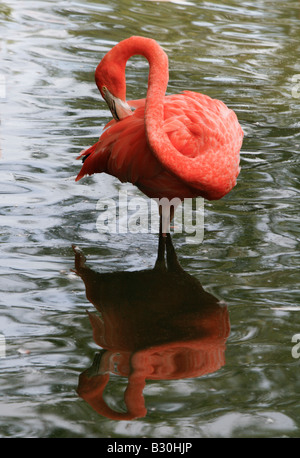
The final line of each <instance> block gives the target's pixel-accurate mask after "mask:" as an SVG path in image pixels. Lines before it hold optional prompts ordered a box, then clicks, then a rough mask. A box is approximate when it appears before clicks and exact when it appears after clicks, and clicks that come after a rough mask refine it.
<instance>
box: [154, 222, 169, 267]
mask: <svg viewBox="0 0 300 458" xmlns="http://www.w3.org/2000/svg"><path fill="white" fill-rule="evenodd" d="M165 249H166V235H165V234H163V233H162V217H161V215H160V221H159V239H158V250H157V258H156V262H155V266H154V269H159V270H166V262H165Z"/></svg>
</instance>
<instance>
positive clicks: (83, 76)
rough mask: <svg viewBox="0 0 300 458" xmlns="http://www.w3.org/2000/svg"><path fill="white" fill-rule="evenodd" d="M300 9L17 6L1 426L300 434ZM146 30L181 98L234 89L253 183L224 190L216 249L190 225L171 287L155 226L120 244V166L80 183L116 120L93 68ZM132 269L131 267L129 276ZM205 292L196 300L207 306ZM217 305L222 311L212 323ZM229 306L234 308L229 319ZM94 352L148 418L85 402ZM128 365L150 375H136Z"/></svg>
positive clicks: (213, 214) (6, 99) (210, 214)
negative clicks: (193, 240) (110, 212)
mask: <svg viewBox="0 0 300 458" xmlns="http://www.w3.org/2000/svg"><path fill="white" fill-rule="evenodd" d="M299 19H300V4H299V2H298V1H289V2H285V1H276V2H275V1H271V0H257V1H255V2H249V1H237V0H228V1H227V2H219V1H217V0H216V1H212V2H211V1H205V2H193V1H180V2H179V1H178V2H175V1H174V2H151V1H149V2H147V1H140V2H136V1H119V2H118V1H110V2H105V1H103V2H98V1H96V0H94V1H92V0H89V1H85V0H81V1H67V0H65V1H44V0H40V1H27V0H26V1H22V0H10V1H6V2H1V4H0V36H1V42H0V63H1V67H0V97H1V99H0V119H1V125H0V150H1V154H2V156H1V160H0V193H1V196H0V199H1V200H0V205H1V206H0V221H1V232H0V237H1V248H0V259H1V264H0V275H1V277H0V285H1V302H0V311H1V315H0V334H1V339H0V356H1V358H0V368H1V369H0V377H1V378H0V384H1V398H0V434H1V436H2V437H24V436H25V437H152V438H153V437H257V436H263V437H277V436H285V437H297V436H299V430H300V408H299V406H300V402H299V401H300V398H299V392H300V384H299V371H300V366H299V364H300V359H298V353H297V351H294V353H292V349H293V346H294V345H295V343H292V338H293V336H294V335H295V334H299V333H300V325H299V318H298V316H299V315H298V314H299V306H300V301H299V298H300V294H299V165H298V164H299V159H298V151H299V145H300V134H299V127H300V122H299V114H300V98H299V97H300V84H299V82H300V76H299V75H300V63H299V59H298V56H299V51H300V49H299V48H300V44H299V32H300V26H299ZM133 34H137V35H144V36H147V37H153V38H155V39H157V40H158V42H159V43H160V44H161V45H162V46H163V47H164V49H165V50H166V51H167V53H168V55H169V61H170V83H169V88H168V91H169V93H172V92H180V91H181V90H183V89H191V90H195V91H199V92H203V93H206V94H208V95H210V96H212V97H217V98H220V99H222V100H223V101H224V102H225V103H226V104H227V105H228V106H229V107H231V108H233V109H234V110H235V111H236V113H237V115H238V118H239V120H240V123H241V125H242V127H243V129H244V131H245V140H244V144H243V150H242V158H241V165H242V172H241V174H240V177H239V181H238V185H237V186H236V188H234V190H233V191H232V192H231V193H230V195H228V196H226V197H225V198H224V199H222V200H221V201H218V202H205V234H204V241H203V243H202V244H201V245H192V244H187V243H186V242H185V237H184V236H183V235H182V234H176V235H174V245H175V248H176V252H177V256H178V258H179V260H180V263H181V266H182V268H183V269H184V271H185V274H184V273H182V274H180V279H178V278H177V277H176V275H177V274H174V275H175V277H173V273H172V274H170V275H171V277H170V279H169V280H168V282H170V283H168V282H166V283H165V284H167V285H171V286H170V288H169V290H168V289H166V290H165V289H164V286H163V285H161V283H160V284H159V283H155V282H156V281H161V277H159V278H160V279H159V280H157V278H156V277H155V279H154V277H153V275H155V274H153V272H152V271H151V269H152V268H153V266H154V263H155V259H156V251H157V243H158V240H157V236H156V235H155V234H138V235H136V234H131V233H128V234H113V235H110V236H109V237H106V238H105V237H104V238H103V237H101V235H100V234H99V232H98V231H97V228H96V221H97V217H98V214H99V211H98V210H97V208H96V205H97V202H98V200H99V199H100V198H103V197H107V198H113V199H117V197H118V193H119V190H121V189H122V185H120V184H119V183H118V182H117V181H116V180H115V179H113V178H112V177H109V176H95V177H91V178H88V179H85V180H82V181H80V182H79V183H75V182H74V176H75V175H76V174H77V173H78V170H79V166H80V165H79V164H78V162H76V161H75V158H76V155H77V154H78V153H79V151H80V150H81V149H82V148H84V147H87V146H89V145H90V144H92V143H93V142H95V140H96V139H97V138H98V136H99V135H100V133H101V131H102V128H103V126H104V125H105V123H106V122H107V120H108V119H109V112H108V110H107V109H106V106H105V105H104V103H103V102H102V100H101V98H100V96H99V94H98V92H97V90H96V87H95V84H94V79H93V78H94V76H93V74H94V69H95V67H96V65H97V63H98V62H99V60H100V59H101V57H102V56H103V55H104V54H105V52H107V51H108V50H109V49H110V48H111V47H112V46H113V45H114V44H115V43H117V42H118V41H120V40H121V39H123V38H126V37H128V36H130V35H133ZM127 81H128V95H129V98H138V97H141V96H143V95H144V94H145V91H146V81H147V64H146V62H145V61H144V60H142V59H139V58H137V57H135V58H134V59H132V60H131V61H130V62H129V64H128V68H127ZM128 189H129V191H128V192H129V193H130V195H131V196H133V197H134V196H139V195H140V194H139V193H138V191H137V190H135V189H134V188H132V187H129V188H128ZM73 244H76V245H78V247H80V249H81V250H82V251H83V253H84V254H85V256H86V257H87V260H86V267H90V269H91V270H87V272H89V275H91V276H93V275H94V276H95V278H96V279H97V282H98V283H97V284H100V282H101V281H102V279H103V277H101V280H100V277H98V276H97V275H100V274H99V273H100V272H101V273H107V274H110V275H113V276H112V277H105V281H104V283H103V285H104V286H103V287H101V288H102V289H101V294H103V295H104V296H103V297H104V298H105V301H104V302H105V304H112V305H111V307H112V309H111V310H112V311H113V312H112V315H111V316H110V315H109V313H108V318H107V320H108V323H110V324H108V325H107V326H108V328H107V329H108V330H110V331H111V332H112V333H113V332H115V331H116V330H118V329H119V331H120V333H119V334H118V333H115V334H113V337H112V343H111V349H109V350H108V352H106V353H105V351H104V353H103V352H102V353H101V349H100V348H99V340H98V345H97V343H96V342H95V341H94V340H93V335H92V327H91V323H90V320H89V316H88V315H87V313H86V310H88V311H89V312H90V313H92V312H93V311H94V310H95V309H94V307H93V305H92V303H94V305H95V304H98V305H99V300H100V303H101V300H102V298H100V296H99V297H98V295H97V294H98V293H93V294H92V297H90V298H89V299H90V300H88V299H87V298H86V294H85V288H86V286H87V282H88V281H89V280H87V277H83V276H82V275H83V274H82V271H81V274H82V275H81V276H80V275H76V273H75V272H74V271H72V269H74V259H75V258H74V252H73V250H72V245H73ZM77 256H79V255H78V254H77ZM81 256H82V255H81ZM77 267H78V266H77ZM81 268H83V267H82V266H81ZM141 270H145V271H146V273H145V275H146V277H143V278H142V279H141V277H140V274H139V273H136V272H137V271H141ZM121 271H124V272H125V275H128V273H130V276H129V277H128V278H127V277H126V278H125V280H124V276H123V277H122V275H123V274H121V277H122V281H121V280H120V279H119V277H116V275H119V274H118V272H119V273H120V272H121ZM93 272H94V273H93ZM97 272H98V274H97ZM113 272H116V273H117V274H113ZM78 273H80V272H78V269H77V274H78ZM143 275H144V274H143ZM181 275H183V277H182V276H181ZM148 276H149V277H148ZM93 278H94V277H93ZM182 278H184V281H183V280H182ZM191 278H194V279H195V282H196V283H195V285H194V286H193V287H189V284H190V283H189V282H191V281H192V282H193V280H191ZM112 279H113V280H112ZM185 281H187V283H185ZM120 282H121V283H120ZM172 282H173V283H172ZM193 284H194V283H193ZM130 285H131V286H130ZM155 285H156V286H155ZM157 285H158V286H157ZM172 285H173V286H172ZM185 285H187V286H185ZM201 285H202V287H203V288H204V290H205V291H207V292H208V293H209V296H206V295H205V294H204V293H203V291H202V289H201ZM181 287H182V288H181ZM99 288H100V287H99ZM177 288H178V290H177ZM184 288H187V289H184ZM190 288H191V291H192V290H193V289H192V288H195V291H198V292H197V293H195V296H193V298H194V299H191V300H190V298H189V295H188V292H189V291H190ZM175 293H176V294H175ZM95 294H96V296H95ZM99 294H100V293H99ZM195 297H196V298H197V300H198V301H200V302H201V304H202V305H201V306H200V308H199V310H198V309H197V303H196V302H195ZM128 298H129V299H128ZM133 298H134V300H133ZM215 298H218V299H221V300H222V301H224V302H225V303H226V304H227V308H226V306H224V305H222V306H217V305H216V301H215ZM144 299H145V303H144V302H143V301H144ZM146 299H147V301H148V302H147V301H146ZM126 300H127V302H126ZM93 301H94V302H93ZM97 301H98V302H97ZM122 301H123V302H125V303H123V302H122ZM180 301H181V302H180ZM193 301H194V302H193ZM207 301H208V302H209V303H213V304H215V305H214V306H212V308H210V312H208V315H206V312H205V310H206V306H207ZM200 302H198V303H200ZM180 304H181V305H180ZM182 304H184V307H186V311H185V313H186V314H184V313H183V311H182ZM173 306H174V313H173V308H172V307H173ZM130 307H132V309H131V308H130ZM176 307H177V308H176ZM214 307H215V308H214ZM218 307H220V310H222V312H220V310H219V308H218ZM109 310H110V309H109ZM109 310H108V311H109ZM139 310H141V313H140V314H139ZM212 310H215V311H216V315H215V316H214V315H213V312H212ZM102 312H103V310H102ZM130 312H131V313H130ZM200 312H201V313H200ZM161 313H162V315H160V314H161ZM199 313H200V315H199ZM219 313H225V314H226V313H228V316H227V315H226V319H225V318H224V319H225V321H222V320H223V319H222V320H221V319H219V318H216V317H219V316H220V315H218V314H219ZM103 314H104V315H103V316H105V310H104V312H103ZM178 314H179V315H178ZM201 314H202V315H201ZM222 316H223V315H222ZM122 320H123V321H122ZM214 320H215V321H214ZM220 320H221V321H220ZM111 323H112V324H113V326H112V329H110V328H109V326H111ZM209 323H210V324H209ZM213 323H215V325H214V324H213ZM229 323H230V332H229V327H228V326H229ZM217 325H218V326H221V327H220V329H221V331H220V333H221V334H219V338H218V339H220V336H221V341H220V340H218V339H217V337H216V336H215V335H214V332H215V329H216V326H217ZM118 326H120V327H119V328H118ZM157 326H158V328H157ZM159 326H162V328H161V329H160V328H159ZM200 328H201V329H202V331H203V329H206V334H205V333H204V334H205V336H206V341H205V342H206V343H205V345H204V343H203V342H204V341H203V335H202V334H201V332H202V331H201V332H200V333H199V329H200ZM157 329H158V331H159V332H158V333H157ZM191 329H194V331H195V332H196V331H197V332H196V334H193V332H192V331H191ZM218 329H219V328H218ZM149 330H150V335H149ZM208 336H210V339H211V340H207V339H208ZM121 337H122V338H123V341H122V342H121V341H120V342H117V343H116V341H115V340H114V339H118V338H121ZM135 339H136V340H135ZM139 339H140V340H139ZM143 339H144V340H143ZM151 339H153V342H152V340H151ZM216 339H217V340H216ZM187 340H188V341H190V340H193V345H194V346H193V345H192V344H189V345H187ZM225 341H226V350H224V344H225ZM141 342H142V343H141ZM145 342H146V343H145ZM151 342H152V343H151ZM174 342H175V343H176V345H175V347H176V349H177V350H176V351H175V352H174V348H175V347H174ZM178 342H179V343H178ZM100 344H101V341H100ZM114 345H117V350H116V351H115V349H114ZM118 345H119V346H118ZM143 345H146V348H149V346H150V348H152V349H153V348H154V349H155V351H154V353H153V351H152V350H151V351H150V350H147V351H146V352H144V350H143V348H144V347H143ZM151 345H152V347H151ZM178 346H179V347H180V348H181V350H180V352H178ZM183 347H184V351H183V350H182V348H183ZM187 347H188V348H187ZM137 348H138V350H136V349H137ZM195 348H196V349H197V351H196V352H195ZM141 349H142V350H141ZM208 349H210V350H208ZM212 349H213V350H212ZM209 351H213V352H214V353H213V354H211V355H212V356H207V355H208V354H209ZM99 352H100V353H99ZM187 353H188V356H187ZM95 355H96V360H95V364H96V363H97V362H98V363H99V359H101V358H102V359H101V361H100V363H101V364H102V365H103V367H102V366H101V364H100V366H101V367H102V368H104V369H103V370H104V372H105V374H107V373H108V371H110V372H111V375H110V380H109V382H108V383H107V386H106V389H105V391H104V399H105V404H106V405H108V406H109V408H110V409H111V410H110V411H109V412H111V411H114V412H119V413H120V414H123V413H124V412H126V405H125V402H124V391H125V390H126V387H127V386H129V385H130V383H131V385H130V386H131V387H133V394H132V393H131V395H130V396H133V398H132V399H131V400H130V402H132V403H133V404H134V408H136V409H138V407H139V406H142V404H143V400H144V408H145V409H146V410H147V412H146V413H145V412H144V414H143V415H140V416H139V418H137V419H136V420H131V419H128V418H127V419H126V418H125V419H124V418H123V419H120V418H117V419H113V418H110V416H109V415H108V411H105V412H104V413H103V412H102V413H101V412H100V413H98V412H96V410H95V409H94V408H93V406H92V405H91V404H92V403H90V402H87V400H84V399H82V397H80V396H79V395H78V393H77V391H76V390H77V388H78V383H79V376H80V374H82V373H85V374H88V376H89V377H90V380H91V381H93V380H97V374H98V372H97V367H96V366H95V365H94V366H93V369H89V368H91V366H92V363H93V360H94V356H95ZM97 355H98V356H97ZM99 355H100V356H99ZM184 355H185V356H184ZM199 355H200V356H199ZM201 355H202V356H201ZM299 355H300V352H299ZM97 358H98V359H97ZM134 358H135V359H134ZM143 358H144V359H143ZM205 358H207V359H205ZM140 359H141V361H142V363H141V364H140V363H139V361H140ZM143 361H146V362H147V364H148V365H147V364H146V363H143ZM203 361H206V362H203ZM166 362H167V363H168V364H169V368H166V367H165V366H164V365H163V364H164V363H166ZM106 363H107V364H108V365H107V366H105V364H106ZM109 364H110V365H109ZM130 364H131V365H134V364H136V366H134V367H136V368H137V369H136V372H134V370H133V369H132V367H133V366H132V367H131V372H130ZM139 364H140V365H139ZM168 364H167V365H168ZM148 366H149V367H150V369H151V367H152V370H153V373H152V376H151V375H149V374H150V373H149V374H146V369H145V367H146V368H147V367H148ZM153 368H155V369H153ZM182 368H185V372H184V371H183V372H180V371H179V369H182ZM150 369H149V370H150ZM87 370H88V372H86V371H87ZM138 371H140V372H138ZM143 371H144V372H143ZM176 371H177V372H176ZM193 371H194V372H193ZM105 374H104V375H100V379H101V377H102V379H103V377H105ZM130 374H131V376H132V374H133V375H135V374H142V375H141V379H139V381H137V380H135V379H134V380H133V378H134V377H133V378H132V377H131V379H130V380H128V377H130ZM146 376H147V377H148V380H147V381H146V386H145V387H144V389H143V396H144V398H143V399H142V398H141V397H142V394H141V393H142V391H141V386H142V385H141V384H142V382H143V377H144V378H145V377H146ZM93 377H94V378H93ZM102 379H101V380H102ZM81 380H82V379H81ZM101 380H100V381H99V385H98V386H100V385H101V383H102V381H101ZM129 382H130V383H129ZM138 383H140V385H138ZM137 387H138V388H137ZM135 390H136V391H135ZM139 390H140V391H139ZM127 393H128V390H127ZM135 393H138V394H136V396H137V397H136V398H135ZM99 396H100V395H99ZM138 396H140V397H139V398H138ZM127 407H128V406H127Z"/></svg>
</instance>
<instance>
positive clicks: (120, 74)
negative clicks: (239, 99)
mask: <svg viewBox="0 0 300 458" xmlns="http://www.w3.org/2000/svg"><path fill="white" fill-rule="evenodd" d="M136 54H139V55H142V56H144V57H145V58H146V59H147V60H148V62H149V67H150V68H149V79H148V90H147V96H146V99H140V100H134V101H130V102H126V80H125V67H126V63H127V61H128V59H129V58H130V57H131V56H133V55H136ZM95 80H96V84H97V86H98V89H99V90H100V92H101V95H102V97H103V98H104V100H105V101H106V102H107V104H108V107H109V108H110V110H111V113H112V115H113V117H114V119H113V120H111V121H110V122H109V123H108V124H107V125H106V128H105V130H104V132H103V133H102V135H101V137H100V139H99V140H98V142H97V143H95V144H94V145H93V146H91V147H90V148H88V149H87V150H84V151H83V152H82V153H81V154H80V156H79V158H82V160H83V166H82V168H81V170H80V172H79V174H78V176H77V178H76V181H78V180H80V179H81V178H82V177H83V176H85V175H92V174H94V173H101V172H105V173H108V174H110V175H113V176H115V177H117V178H118V179H119V180H120V181H121V182H131V183H133V184H134V185H136V186H137V187H138V188H139V189H140V190H141V191H142V192H143V193H144V194H146V195H147V196H148V197H150V198H157V199H162V198H167V199H169V200H171V199H173V198H176V197H177V198H180V199H181V200H183V199H184V198H191V197H197V196H202V197H204V198H206V199H208V200H217V199H220V198H221V197H223V196H224V195H226V194H227V193H228V192H229V191H230V190H231V189H232V188H233V187H234V186H235V184H236V178H237V176H238V174H239V170H240V167H239V161H240V157H239V152H240V148H241V146H242V140H243V131H242V128H241V126H240V124H239V122H238V120H237V117H236V114H235V113H234V112H233V111H232V110H230V109H229V108H228V107H227V106H226V105H225V104H224V103H223V102H221V101H220V100H216V99H211V98H210V97H208V96H206V95H203V94H199V93H197V92H191V91H184V92H183V93H181V94H174V95H167V96H166V95H165V93H166V89H167V85H168V57H167V55H166V53H165V52H164V51H163V49H162V48H161V47H160V46H159V44H158V43H157V42H156V41H155V40H152V39H149V38H144V37H139V36H133V37H130V38H128V39H126V40H123V41H121V42H120V43H118V44H117V45H116V46H114V47H113V48H112V49H111V50H110V51H109V52H108V53H107V54H106V55H105V56H104V58H103V59H102V60H101V62H100V63H99V65H98V67H97V69H96V73H95ZM171 217H172V216H171Z"/></svg>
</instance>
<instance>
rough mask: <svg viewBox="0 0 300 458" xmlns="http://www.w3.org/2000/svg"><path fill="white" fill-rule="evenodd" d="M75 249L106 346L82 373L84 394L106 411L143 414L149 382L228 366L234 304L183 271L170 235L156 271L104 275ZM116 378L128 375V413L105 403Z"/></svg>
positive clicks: (97, 335) (114, 415)
mask: <svg viewBox="0 0 300 458" xmlns="http://www.w3.org/2000/svg"><path fill="white" fill-rule="evenodd" d="M73 249H74V252H75V271H76V273H77V274H78V275H79V276H80V277H81V278H82V280H83V281H84V284H85V288H86V296H87V299H88V300H89V301H90V302H91V303H92V304H93V305H94V306H95V308H96V309H97V310H98V311H99V312H100V313H101V317H100V316H99V315H98V314H92V313H89V319H90V322H91V325H92V328H93V337H94V340H95V342H96V344H98V345H99V346H100V347H101V348H102V349H103V350H102V351H100V352H99V353H98V354H97V355H96V356H95V359H94V362H93V365H92V366H91V367H90V368H89V369H87V370H85V371H84V372H83V373H82V374H81V375H80V377H79V385H78V389H77V392H78V394H79V396H80V397H82V398H83V399H85V400H86V401H87V402H88V403H89V404H90V405H91V406H92V407H93V408H94V409H95V410H96V411H97V412H98V413H99V414H101V415H104V416H106V417H108V418H111V419H115V420H122V419H123V420H130V419H133V418H138V417H144V416H145V415H146V412H147V410H146V408H145V402H144V397H143V389H144V387H145V384H146V379H148V380H172V379H182V378H188V377H199V376H202V375H204V374H208V373H211V372H214V371H216V370H218V369H219V368H220V367H221V366H223V365H224V363H225V359H224V352H225V342H226V339H227V338H228V335H229V331H230V325H229V316H228V311H227V307H226V306H225V305H224V304H222V303H220V302H219V301H218V300H217V299H216V298H215V297H214V296H212V295H211V294H209V293H207V292H206V291H204V289H203V288H202V286H201V284H200V283H199V282H198V281H197V280H196V279H195V278H194V277H192V276H190V275H188V274H187V273H186V272H185V271H184V270H183V269H182V267H181V266H180V264H179V263H178V260H177V256H176V253H175V250H174V248H173V245H172V241H171V237H170V235H169V234H168V235H167V238H164V237H160V241H159V247H158V257H157V261H156V264H155V267H154V269H153V270H145V271H138V272H115V273H98V272H95V271H94V270H92V269H90V268H89V267H86V265H85V257H84V255H83V253H82V252H81V251H80V250H79V249H78V248H77V247H75V246H74V247H73ZM165 251H166V261H165ZM109 373H113V374H117V375H121V376H125V377H128V386H127V389H126V391H125V395H124V400H125V404H126V408H127V412H116V411H114V410H112V409H111V408H110V407H109V406H108V405H107V404H106V403H105V401H104V399H103V392H104V389H105V387H106V385H107V383H108V381H109Z"/></svg>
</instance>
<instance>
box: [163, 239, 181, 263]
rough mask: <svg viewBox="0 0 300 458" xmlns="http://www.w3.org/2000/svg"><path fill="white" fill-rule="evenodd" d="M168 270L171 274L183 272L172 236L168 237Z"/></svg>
mask: <svg viewBox="0 0 300 458" xmlns="http://www.w3.org/2000/svg"><path fill="white" fill-rule="evenodd" d="M166 252H167V268H168V271H169V272H183V268H182V267H181V265H180V263H179V261H178V258H177V254H176V251H175V248H174V245H173V242H172V237H171V234H167V237H166Z"/></svg>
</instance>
